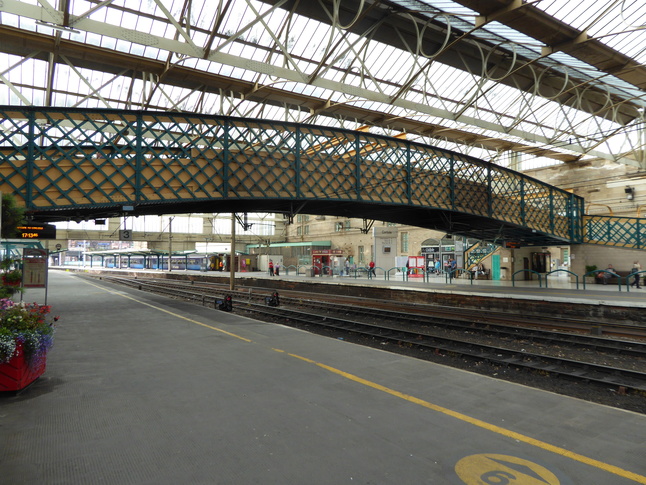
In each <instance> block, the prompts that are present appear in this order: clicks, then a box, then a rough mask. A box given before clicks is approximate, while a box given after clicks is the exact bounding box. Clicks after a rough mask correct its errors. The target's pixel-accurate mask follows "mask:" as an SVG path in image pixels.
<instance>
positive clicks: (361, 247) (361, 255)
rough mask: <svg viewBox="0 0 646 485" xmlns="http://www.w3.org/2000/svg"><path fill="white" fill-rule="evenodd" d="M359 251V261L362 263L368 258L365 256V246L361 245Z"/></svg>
mask: <svg viewBox="0 0 646 485" xmlns="http://www.w3.org/2000/svg"><path fill="white" fill-rule="evenodd" d="M358 253H359V263H362V264H363V262H364V261H365V260H366V258H365V257H364V256H365V251H364V249H363V246H359V248H358Z"/></svg>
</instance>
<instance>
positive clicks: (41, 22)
mask: <svg viewBox="0 0 646 485" xmlns="http://www.w3.org/2000/svg"><path fill="white" fill-rule="evenodd" d="M36 23H37V24H38V25H42V26H43V27H49V28H50V29H54V30H58V31H59V32H67V33H69V34H80V33H81V31H80V30H76V29H73V28H72V27H66V26H65V25H58V24H55V23H52V22H45V21H44V20H36Z"/></svg>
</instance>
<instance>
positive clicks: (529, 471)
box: [455, 453, 561, 485]
mask: <svg viewBox="0 0 646 485" xmlns="http://www.w3.org/2000/svg"><path fill="white" fill-rule="evenodd" d="M455 472H456V473H457V475H458V477H460V479H461V480H462V481H463V482H464V483H465V484H467V485H559V484H560V483H561V481H560V480H559V479H558V477H557V476H556V475H554V473H552V472H551V471H549V470H548V469H547V468H544V467H542V466H541V465H539V464H537V463H534V462H531V461H529V460H524V459H522V458H518V457H516V456H509V455H498V454H494V453H485V454H481V455H471V456H467V457H465V458H462V459H461V460H460V461H459V462H458V463H457V464H456V466H455Z"/></svg>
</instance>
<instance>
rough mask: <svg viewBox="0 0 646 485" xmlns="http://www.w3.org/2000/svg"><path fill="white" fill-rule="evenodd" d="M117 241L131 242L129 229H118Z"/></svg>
mask: <svg viewBox="0 0 646 485" xmlns="http://www.w3.org/2000/svg"><path fill="white" fill-rule="evenodd" d="M119 240H120V241H131V240H132V231H131V230H130V229H120V230H119Z"/></svg>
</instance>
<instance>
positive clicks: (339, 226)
mask: <svg viewBox="0 0 646 485" xmlns="http://www.w3.org/2000/svg"><path fill="white" fill-rule="evenodd" d="M341 231H343V223H342V222H336V223H335V224H334V232H341Z"/></svg>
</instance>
